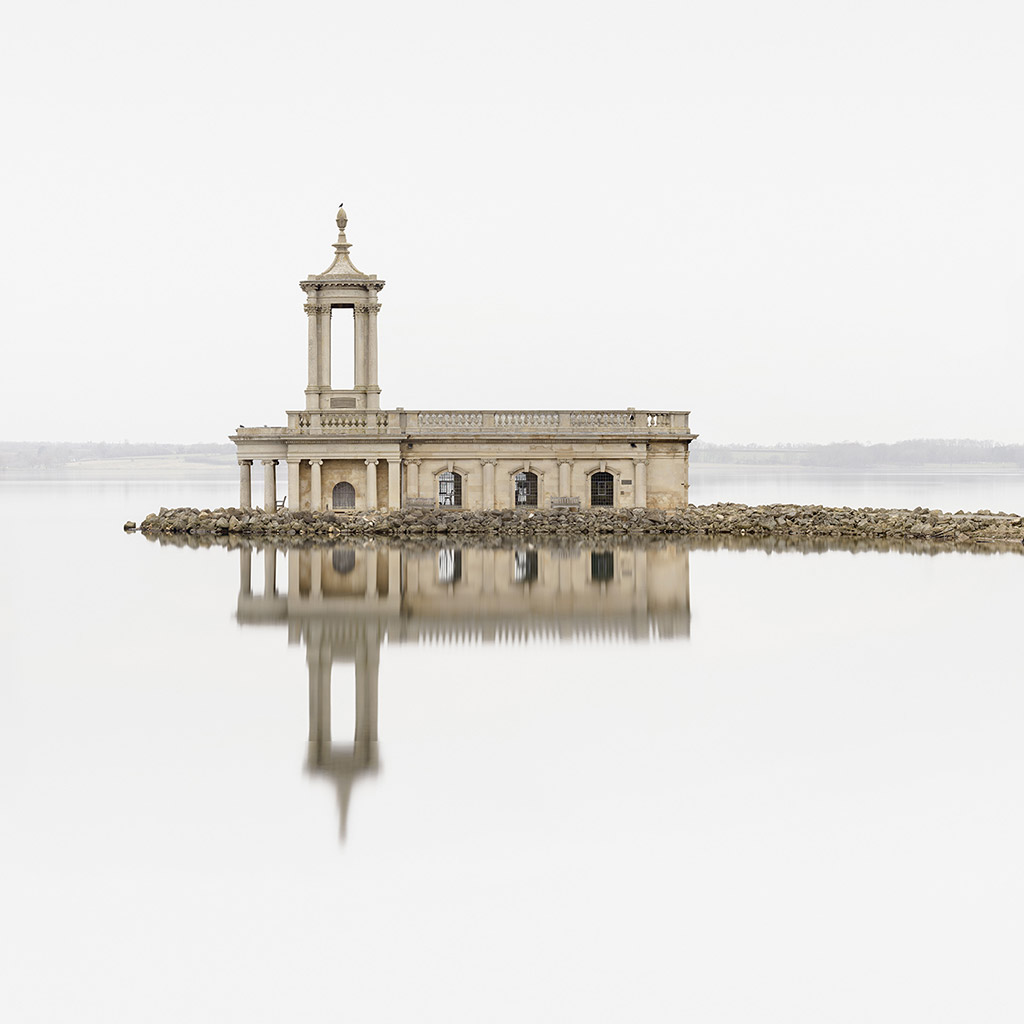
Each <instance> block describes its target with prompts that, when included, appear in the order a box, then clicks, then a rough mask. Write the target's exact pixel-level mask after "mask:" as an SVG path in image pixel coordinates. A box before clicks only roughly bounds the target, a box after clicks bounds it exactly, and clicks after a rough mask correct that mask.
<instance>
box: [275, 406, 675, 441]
mask: <svg viewBox="0 0 1024 1024" xmlns="http://www.w3.org/2000/svg"><path fill="white" fill-rule="evenodd" d="M689 419H690V414H689V413H688V412H675V411H662V410H657V411H653V410H638V409H580V410H569V411H565V410H548V409H532V410H531V409H497V410H483V409H480V410H457V409H432V410H423V409H421V410H413V409H409V410H394V411H390V412H389V411H388V410H385V409H310V410H302V411H298V412H289V413H288V429H289V430H291V431H297V432H299V433H300V434H309V433H312V434H319V433H326V434H362V435H366V434H374V435H377V434H399V433H401V434H418V433H421V432H422V433H431V432H434V431H444V432H446V433H448V432H450V433H455V434H458V433H463V432H464V433H481V432H482V433H491V432H493V433H496V434H509V435H513V436H514V435H516V434H520V433H530V432H536V433H544V434H630V433H635V432H639V433H643V434H667V435H673V434H674V435H679V434H688V433H689V432H690V429H689V428H690V423H689ZM255 429H256V431H257V432H262V431H260V430H259V428H255ZM277 429H280V428H277Z"/></svg>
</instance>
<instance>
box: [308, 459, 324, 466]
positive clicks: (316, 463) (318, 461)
mask: <svg viewBox="0 0 1024 1024" xmlns="http://www.w3.org/2000/svg"><path fill="white" fill-rule="evenodd" d="M309 464H310V465H311V466H322V465H323V464H324V460H323V459H310V460H309Z"/></svg>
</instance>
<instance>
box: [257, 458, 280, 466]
mask: <svg viewBox="0 0 1024 1024" xmlns="http://www.w3.org/2000/svg"><path fill="white" fill-rule="evenodd" d="M260 462H262V463H263V465H264V466H276V465H277V459H260Z"/></svg>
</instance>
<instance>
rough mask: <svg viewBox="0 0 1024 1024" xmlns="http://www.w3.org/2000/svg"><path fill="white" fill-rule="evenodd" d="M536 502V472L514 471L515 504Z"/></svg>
mask: <svg viewBox="0 0 1024 1024" xmlns="http://www.w3.org/2000/svg"><path fill="white" fill-rule="evenodd" d="M536 504H537V474H536V473H516V505H536Z"/></svg>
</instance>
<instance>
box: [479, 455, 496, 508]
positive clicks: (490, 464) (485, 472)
mask: <svg viewBox="0 0 1024 1024" xmlns="http://www.w3.org/2000/svg"><path fill="white" fill-rule="evenodd" d="M496 462H497V460H496V459H481V460H480V473H481V475H482V476H483V491H484V493H483V506H484V508H485V509H492V508H494V507H495V506H494V467H495V465H496Z"/></svg>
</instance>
